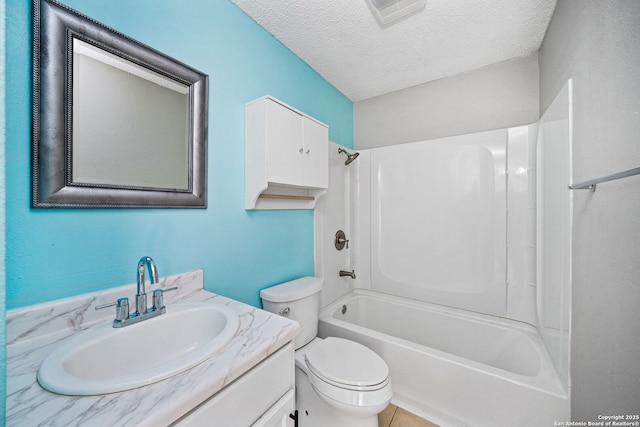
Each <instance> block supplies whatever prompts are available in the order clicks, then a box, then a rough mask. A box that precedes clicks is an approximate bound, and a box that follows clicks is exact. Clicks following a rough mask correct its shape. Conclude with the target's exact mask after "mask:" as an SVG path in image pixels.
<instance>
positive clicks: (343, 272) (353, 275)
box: [340, 270, 356, 279]
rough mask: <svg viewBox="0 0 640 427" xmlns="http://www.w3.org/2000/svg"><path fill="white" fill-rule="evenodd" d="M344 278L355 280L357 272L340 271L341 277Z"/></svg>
mask: <svg viewBox="0 0 640 427" xmlns="http://www.w3.org/2000/svg"><path fill="white" fill-rule="evenodd" d="M344 276H349V277H351V278H352V279H355V278H356V272H355V270H351V271H344V270H340V277H344Z"/></svg>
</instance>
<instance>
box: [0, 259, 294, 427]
mask: <svg viewBox="0 0 640 427" xmlns="http://www.w3.org/2000/svg"><path fill="white" fill-rule="evenodd" d="M202 279H203V276H202V271H201V270H197V271H194V272H188V273H185V274H182V275H175V276H169V277H166V278H163V279H161V281H160V286H161V287H162V288H170V287H173V286H178V290H177V291H173V292H167V293H166V294H165V305H166V306H167V310H171V305H172V304H176V303H180V302H207V303H211V304H223V305H226V306H228V307H230V308H231V309H233V310H234V311H235V312H237V313H238V314H239V316H240V328H239V330H238V333H237V334H236V336H235V337H234V338H233V339H232V340H231V341H230V342H229V344H227V346H225V347H224V348H223V349H222V350H221V351H219V352H218V353H216V354H215V355H214V356H212V357H211V358H210V359H208V360H206V361H205V362H203V363H201V364H199V365H197V366H195V367H194V368H192V369H190V370H188V371H186V372H183V373H181V374H178V375H175V376H173V377H170V378H167V379H165V380H163V381H160V382H157V383H154V384H149V385H147V386H144V387H141V388H136V389H133V390H128V391H123V392H119V393H111V394H105V395H99V396H63V395H58V394H55V393H51V392H49V391H47V390H45V389H43V388H42V387H40V385H39V384H38V381H37V379H36V374H37V371H38V368H39V366H40V363H41V362H42V361H43V360H44V358H45V357H46V356H47V355H48V354H49V353H50V352H51V351H52V349H53V348H54V347H55V346H56V345H57V344H58V343H59V342H61V341H63V340H65V339H66V338H68V337H70V336H71V335H73V334H74V333H76V332H78V331H81V330H84V329H86V328H88V327H90V326H92V325H94V324H96V323H98V322H103V321H109V320H111V319H112V318H113V317H114V314H115V313H114V312H115V309H113V307H111V308H110V309H106V310H100V311H96V310H94V307H95V306H96V305H100V304H103V303H105V302H111V301H115V300H116V299H117V298H119V297H123V296H127V297H129V298H131V297H132V296H133V295H134V294H135V285H134V284H132V285H126V286H121V287H118V288H111V289H108V290H106V291H101V292H94V293H91V294H85V295H81V296H78V297H72V298H65V299H62V300H57V301H52V302H48V303H44V304H38V305H34V306H30V307H26V308H21V309H15V310H10V311H8V312H7V400H6V425H7V426H8V427H11V426H20V427H24V426H47V427H49V426H52V427H53V426H65V427H68V426H109V427H116V426H154V427H158V426H166V425H169V424H171V423H172V422H174V421H175V420H177V419H179V418H180V417H181V416H182V415H184V414H185V413H187V412H188V411H190V410H191V409H193V408H195V407H196V406H198V405H199V404H200V403H202V402H203V401H205V400H206V399H207V398H209V397H210V396H212V395H213V394H215V393H216V392H218V391H220V390H221V389H223V388H224V387H225V386H226V385H228V384H230V383H231V382H232V381H233V380H235V379H236V378H238V377H240V376H241V375H242V374H244V373H245V372H247V371H248V370H250V369H251V368H252V367H254V366H255V365H257V364H258V363H260V362H261V361H262V360H264V359H265V358H267V357H268V356H269V355H271V354H273V353H274V352H275V351H276V350H278V349H279V348H280V347H282V346H283V345H284V344H286V343H287V342H289V341H290V340H292V339H293V337H295V335H297V333H298V331H299V326H298V324H297V323H296V322H294V321H291V320H288V319H285V318H283V317H281V316H277V315H274V314H271V313H268V312H266V311H263V310H260V309H257V308H255V307H252V306H249V305H247V304H243V303H241V302H237V301H234V300H231V299H228V298H225V297H223V296H220V295H216V294H213V293H211V292H207V291H205V290H203V289H202V283H203V280H202ZM155 286H156V285H153V288H154V289H155ZM112 311H113V312H112ZM150 321H152V320H150ZM134 344H135V343H131V346H130V347H128V348H127V349H126V351H130V352H131V354H132V357H143V358H153V354H146V353H145V351H144V349H136V348H135V345H134Z"/></svg>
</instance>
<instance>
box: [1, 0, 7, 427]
mask: <svg viewBox="0 0 640 427" xmlns="http://www.w3.org/2000/svg"><path fill="white" fill-rule="evenodd" d="M4 52H5V14H4V0H0V319H4V317H5V311H6V310H5V283H6V274H5V254H6V247H5V210H6V197H5V172H4V171H5V125H6V120H5V107H4V105H5V104H4V103H5V77H4V76H5V72H4V69H5V66H6V63H5V57H4ZM5 342H6V324H5V322H4V321H1V322H0V372H1V373H2V374H0V426H2V425H4V419H5V409H6V408H5V405H6V399H5V396H6V382H5V380H4V379H5V378H6V375H4V373H5V369H6V349H5Z"/></svg>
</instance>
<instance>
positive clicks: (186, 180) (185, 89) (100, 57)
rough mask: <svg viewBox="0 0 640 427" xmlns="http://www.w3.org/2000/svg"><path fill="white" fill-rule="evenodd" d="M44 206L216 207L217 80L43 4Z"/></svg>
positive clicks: (37, 66)
mask: <svg viewBox="0 0 640 427" xmlns="http://www.w3.org/2000/svg"><path fill="white" fill-rule="evenodd" d="M34 12H35V13H34V17H35V19H34V94H33V97H34V117H33V134H32V135H33V141H32V145H33V166H32V167H33V206H34V207H108V208H112V207H136V208H148V207H171V208H204V207H206V163H207V106H208V76H207V75H205V74H203V73H201V72H199V71H197V70H194V69H193V68H191V67H189V66H187V65H185V64H182V63H180V62H178V61H176V60H174V59H172V58H170V57H168V56H166V55H164V54H162V53H160V52H158V51H156V50H154V49H152V48H150V47H148V46H145V45H143V44H141V43H139V42H137V41H135V40H133V39H131V38H129V37H127V36H125V35H123V34H121V33H118V32H117V31H115V30H113V29H111V28H108V27H106V26H104V25H102V24H100V23H98V22H96V21H94V20H92V19H91V18H88V17H86V16H84V15H82V14H80V13H78V12H76V11H74V10H72V9H70V8H68V7H66V6H64V5H62V4H60V3H57V2H55V1H53V0H35V1H34Z"/></svg>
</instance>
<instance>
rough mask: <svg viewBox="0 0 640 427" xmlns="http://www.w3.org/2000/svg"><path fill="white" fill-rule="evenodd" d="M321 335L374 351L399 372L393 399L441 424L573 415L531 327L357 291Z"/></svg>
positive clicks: (534, 421) (496, 424)
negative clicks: (344, 340)
mask: <svg viewBox="0 0 640 427" xmlns="http://www.w3.org/2000/svg"><path fill="white" fill-rule="evenodd" d="M343 312H344V313H343ZM319 335H320V336H321V337H327V336H337V337H343V338H347V339H351V340H354V341H357V342H360V343H362V344H364V345H366V346H368V347H370V348H371V349H373V350H374V351H375V352H377V353H378V354H379V355H380V356H382V358H383V359H384V360H385V361H386V362H387V364H388V365H389V368H390V370H391V376H392V377H391V380H392V383H393V388H394V398H393V402H394V403H396V404H398V405H399V406H402V407H405V408H407V409H409V410H411V411H413V412H414V413H416V414H418V415H421V416H423V417H425V418H427V419H430V420H432V421H434V422H437V423H439V424H440V425H441V426H478V427H480V426H487V427H501V426H516V425H517V426H531V427H545V426H553V425H554V421H566V420H568V419H569V411H570V409H569V399H568V396H567V392H566V391H565V390H564V389H563V387H562V385H561V383H560V381H559V380H558V377H557V375H556V373H555V371H554V368H553V366H552V364H551V361H550V359H549V357H548V355H547V352H546V350H545V347H544V344H543V342H542V340H541V338H540V336H539V334H538V333H537V330H536V329H535V328H534V327H532V326H530V325H528V324H525V323H522V322H516V321H513V320H509V319H503V318H498V317H494V316H489V315H484V314H477V313H472V312H468V311H464V310H458V309H453V308H447V307H444V306H439V305H435V304H429V303H424V302H418V301H413V300H408V299H403V298H399V297H395V296H391V295H385V294H381V293H376V292H372V291H368V290H355V291H352V292H351V293H349V294H347V295H346V296H344V297H343V298H341V299H339V300H338V301H336V302H334V303H332V304H330V305H329V306H327V307H326V308H324V309H323V310H322V312H321V315H320V322H319Z"/></svg>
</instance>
